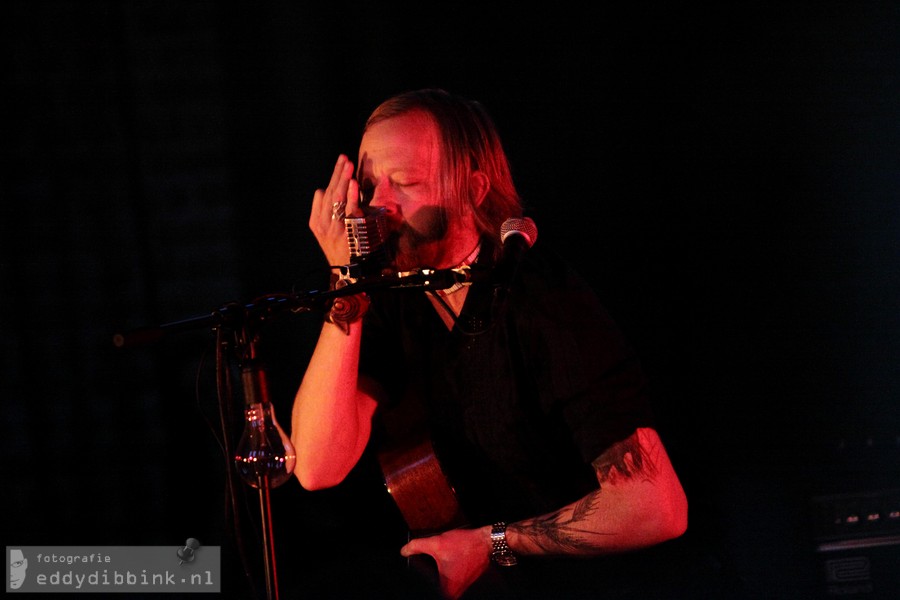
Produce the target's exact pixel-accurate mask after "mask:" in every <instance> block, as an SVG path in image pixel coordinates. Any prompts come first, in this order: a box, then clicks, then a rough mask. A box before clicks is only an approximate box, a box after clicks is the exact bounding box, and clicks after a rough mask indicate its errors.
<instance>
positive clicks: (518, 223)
mask: <svg viewBox="0 0 900 600" xmlns="http://www.w3.org/2000/svg"><path fill="white" fill-rule="evenodd" d="M537 234H538V232H537V225H535V224H534V221H532V220H531V219H529V218H528V217H511V218H509V219H507V220H505V221H503V225H501V226H500V243H501V244H502V243H505V242H506V238H508V237H509V236H511V235H521V236H522V237H523V238H525V241H526V242H527V244H528V247H529V248H531V247H532V246H533V245H534V243H535V242H536V241H537Z"/></svg>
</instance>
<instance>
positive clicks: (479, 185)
mask: <svg viewBox="0 0 900 600" xmlns="http://www.w3.org/2000/svg"><path fill="white" fill-rule="evenodd" d="M469 188H470V190H471V192H472V203H473V204H474V205H475V206H481V203H482V202H483V201H484V199H485V198H486V197H487V194H488V192H489V191H490V189H491V180H490V179H488V176H487V175H485V174H484V173H483V172H482V171H474V172H473V173H472V175H471V176H470V177H469Z"/></svg>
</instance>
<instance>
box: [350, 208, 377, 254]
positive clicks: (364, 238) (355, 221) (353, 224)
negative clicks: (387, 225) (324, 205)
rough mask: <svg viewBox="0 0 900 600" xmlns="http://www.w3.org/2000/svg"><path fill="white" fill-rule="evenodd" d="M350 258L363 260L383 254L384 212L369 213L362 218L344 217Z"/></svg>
mask: <svg viewBox="0 0 900 600" xmlns="http://www.w3.org/2000/svg"><path fill="white" fill-rule="evenodd" d="M344 226H345V227H346V230H347V243H348V244H349V245H350V258H351V259H353V258H365V257H368V256H371V255H373V254H378V253H380V252H383V244H384V212H383V211H371V212H369V213H367V214H366V215H365V216H362V217H346V218H345V219H344Z"/></svg>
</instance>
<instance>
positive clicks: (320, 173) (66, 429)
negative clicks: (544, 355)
mask: <svg viewBox="0 0 900 600" xmlns="http://www.w3.org/2000/svg"><path fill="white" fill-rule="evenodd" d="M305 4H306V3H299V2H298V3H286V2H284V3H281V2H260V3H215V2H198V1H190V2H153V1H139V2H138V1H136V2H114V1H105V2H104V1H99V0H83V1H79V2H74V1H72V2H67V1H58V2H48V1H33V2H20V1H15V2H6V3H4V4H3V7H2V9H0V10H2V18H0V21H2V23H3V25H2V27H3V30H2V40H3V55H2V58H3V71H2V84H3V97H4V100H5V101H6V103H7V104H6V105H7V109H6V110H5V111H4V112H3V120H4V127H3V133H2V135H0V138H2V151H3V178H2V205H0V222H2V226H3V230H2V237H0V277H2V279H0V333H2V336H0V352H2V355H0V364H2V367H0V369H2V380H0V385H2V388H0V397H2V403H3V417H2V425H3V428H2V430H0V449H2V455H3V457H4V461H3V465H4V468H3V471H4V473H3V484H2V498H3V523H4V524H3V527H2V534H3V537H4V539H5V540H6V541H5V544H13V545H42V544H46V545H172V546H173V548H175V547H178V545H179V544H182V543H183V542H184V540H185V539H186V538H188V537H195V538H198V539H199V540H201V542H202V543H204V544H207V545H222V546H223V549H224V552H225V554H226V570H227V571H228V576H229V577H230V578H232V579H233V581H230V583H229V589H230V590H232V591H233V592H234V594H233V595H234V597H247V596H248V595H249V591H247V590H244V589H243V585H244V583H243V578H242V576H241V575H240V571H241V568H240V567H239V566H237V564H238V562H239V561H238V560H237V558H236V556H237V550H238V549H240V548H244V549H245V550H246V551H247V552H248V554H250V555H252V556H251V562H252V561H253V558H256V557H257V555H258V551H257V548H258V545H257V544H258V540H257V538H256V537H255V536H254V534H253V520H254V517H255V516H257V512H256V507H255V504H254V502H255V496H254V495H253V493H250V492H247V491H245V490H244V488H241V489H239V490H238V496H239V497H242V500H241V502H240V503H239V504H241V505H242V506H243V508H242V509H239V513H238V514H239V515H241V519H242V521H241V522H242V525H241V528H242V529H245V530H248V531H249V533H247V534H246V537H244V538H242V539H240V540H235V539H234V538H233V536H232V535H231V534H230V533H229V532H230V531H232V527H231V513H230V512H229V511H227V510H226V508H225V498H226V494H225V481H226V479H225V468H226V467H227V466H228V465H229V464H230V461H229V460H227V459H226V457H224V456H223V453H222V451H221V450H220V448H219V445H218V442H217V439H218V437H219V436H220V432H219V430H218V408H217V400H216V390H215V386H214V379H213V377H212V371H213V367H214V364H213V363H214V353H213V351H212V350H213V349H212V342H213V335H212V332H210V331H208V330H203V329H201V330H191V331H187V332H185V333H181V334H177V335H173V336H169V337H167V338H165V339H163V340H162V341H160V342H158V343H156V344H151V345H149V346H141V347H137V348H131V349H127V350H118V349H116V348H114V347H113V345H112V342H111V340H112V336H113V334H114V333H116V332H120V331H126V330H130V329H131V328H134V327H139V326H143V325H156V324H162V323H170V322H173V321H177V320H181V319H185V318H192V317H195V316H198V315H206V314H209V313H210V312H211V311H212V310H214V309H216V308H218V307H220V306H222V305H224V304H225V303H227V302H231V301H239V302H247V301H250V300H252V299H254V298H257V297H258V296H260V295H262V294H268V293H274V292H286V291H290V290H291V289H301V290H302V289H310V288H309V287H308V286H310V285H312V282H314V281H315V282H317V281H318V279H317V277H316V276H315V275H313V276H311V275H310V273H311V272H313V271H314V270H315V269H317V268H319V267H321V266H322V261H323V259H322V258H321V256H320V254H319V251H318V250H317V247H316V246H315V243H314V240H313V238H312V236H311V234H310V233H309V231H308V229H307V226H306V223H307V217H308V209H309V205H310V201H311V199H312V194H313V191H314V190H315V189H316V188H317V187H322V186H324V185H325V184H326V182H327V179H328V176H329V174H330V172H331V168H332V165H333V163H334V160H335V158H336V156H337V154H338V153H339V152H346V153H350V154H351V155H354V154H355V150H356V144H357V142H358V133H359V130H360V128H361V126H362V123H363V120H364V119H365V117H366V115H367V114H368V113H369V111H370V110H371V109H372V108H374V106H375V105H376V104H377V103H378V102H380V101H381V100H382V99H384V98H386V97H387V96H389V95H391V94H393V93H396V92H399V91H402V90H405V89H409V88H416V87H422V86H439V87H444V88H446V89H449V90H452V91H455V92H458V93H461V94H463V95H467V96H469V97H472V98H475V99H478V100H481V101H482V102H483V103H484V104H485V105H486V106H487V108H488V109H489V111H490V112H491V113H492V114H493V116H494V117H495V120H496V121H497V124H498V126H499V128H500V130H501V133H502V134H503V136H504V139H505V141H506V147H507V150H508V152H509V155H510V158H511V161H512V166H513V170H514V176H515V177H516V180H517V182H518V185H519V188H520V191H521V193H522V195H523V197H524V199H525V201H526V203H527V204H528V206H529V207H530V209H531V214H532V216H533V217H534V219H535V221H536V223H537V225H538V228H539V230H540V239H541V241H542V242H543V243H546V244H548V245H549V244H552V245H553V246H554V247H555V248H556V249H558V250H559V251H561V252H563V253H564V254H566V255H567V256H569V257H570V258H571V259H572V260H573V262H574V263H575V264H576V266H577V267H578V268H579V269H580V270H581V271H582V272H583V273H584V274H585V275H587V276H588V278H589V279H590V280H591V282H592V283H593V284H594V285H595V287H596V288H597V290H598V292H599V293H600V294H601V296H602V297H603V299H604V301H605V303H606V304H607V306H608V307H609V308H610V310H611V311H612V312H613V315H614V316H615V317H616V318H617V320H618V321H619V323H620V324H621V325H622V326H623V328H624V329H625V330H626V332H627V334H628V335H629V337H630V338H631V340H632V341H633V342H634V344H635V345H636V346H637V348H638V351H639V352H640V354H641V356H642V357H643V359H644V362H645V365H646V368H647V371H648V373H649V374H650V376H651V378H652V380H653V383H654V389H655V396H654V397H655V401H656V403H657V409H658V414H659V418H660V430H661V433H662V435H663V437H664V440H665V441H666V444H667V446H668V447H669V450H670V453H671V454H672V457H673V460H674V461H675V464H676V468H677V469H678V471H679V473H680V475H681V477H682V480H683V483H684V485H685V487H686V489H687V491H688V495H689V499H690V501H691V528H690V532H689V534H688V535H687V536H686V537H685V539H683V540H681V541H680V542H679V543H680V544H682V545H683V548H682V549H683V552H681V551H680V552H679V553H680V554H681V555H682V556H687V557H690V559H691V561H690V562H691V564H690V566H689V567H687V568H686V569H687V570H686V571H685V573H686V574H687V575H688V576H690V578H691V579H692V580H693V585H694V586H696V589H697V590H698V591H697V594H696V596H695V597H709V598H716V597H725V596H726V595H727V594H726V593H725V591H724V590H725V589H728V590H730V591H734V592H735V593H736V590H741V592H742V593H745V594H746V595H747V596H749V597H760V598H798V597H816V596H817V595H819V594H823V595H826V596H828V595H829V590H831V594H836V593H837V592H841V591H843V592H844V593H843V594H842V595H843V596H845V597H846V596H851V597H855V596H858V597H872V596H873V595H879V594H887V593H890V592H889V591H886V590H891V589H893V590H896V589H897V587H896V586H898V584H897V583H896V580H895V579H890V577H891V575H890V573H891V572H892V569H893V568H894V567H891V566H888V567H885V566H884V565H885V564H888V565H891V564H893V565H894V566H896V564H897V560H898V559H897V554H898V551H897V550H896V548H897V546H887V547H882V548H880V549H878V550H877V551H878V552H879V553H880V554H878V555H875V554H874V553H875V550H872V549H869V550H859V552H861V553H863V554H864V555H865V556H866V558H868V559H870V560H871V563H872V571H871V573H870V575H869V578H868V579H866V580H864V581H863V582H862V583H863V584H865V585H863V587H858V586H857V587H847V588H840V587H834V585H833V584H834V583H835V582H830V583H829V582H828V581H827V580H826V574H825V573H826V571H825V561H826V560H827V559H829V558H831V557H832V556H834V557H839V556H840V555H839V553H837V554H833V555H829V556H825V555H823V554H822V553H817V552H816V544H817V543H818V542H819V541H821V540H820V539H819V538H818V533H820V529H821V523H822V521H821V519H822V517H821V515H820V514H819V512H820V511H819V510H818V509H817V508H816V507H817V506H818V505H819V502H818V500H817V499H819V498H821V497H822V496H827V495H832V494H851V495H856V494H862V493H873V494H875V495H876V496H877V497H879V498H881V497H883V496H885V495H889V494H890V493H891V490H894V489H896V488H897V487H898V486H900V481H898V479H900V460H898V455H900V403H898V392H900V380H898V368H897V365H898V358H900V336H898V333H900V310H898V308H900V303H898V300H900V243H898V238H900V194H898V192H900V138H898V135H900V95H898V94H900V81H898V77H900V75H898V73H900V8H898V7H897V6H896V5H893V6H892V5H890V4H888V3H884V4H881V3H868V2H861V3H851V2H846V3H834V2H831V3H808V4H807V5H806V6H800V5H794V4H785V3H740V4H729V5H728V6H727V7H726V6H719V5H708V4H707V3H704V4H705V5H704V6H702V7H701V6H691V5H683V4H679V3H658V4H648V3H630V4H629V6H630V7H629V8H621V7H616V8H608V7H605V6H603V5H604V4H605V3H600V7H599V8H598V7H594V8H587V7H586V6H583V7H580V8H578V7H577V5H575V4H573V5H571V6H570V5H568V4H567V3H560V2H552V3H547V4H546V5H542V6H537V7H533V8H528V9H526V8H523V7H522V6H521V5H519V4H514V3H509V4H508V5H507V6H504V7H497V6H477V5H472V6H469V5H466V4H458V3H445V4H438V5H436V4H430V3H421V4H416V5H415V7H414V8H410V7H407V8H405V9H403V10H401V9H400V8H398V7H393V8H389V9H386V8H384V7H383V6H379V3H371V4H364V5H362V6H344V5H340V4H336V3H319V5H317V6H315V7H312V8H311V7H309V6H305ZM560 309H561V310H565V307H560ZM318 319H319V317H318V315H315V316H314V315H307V314H300V315H288V316H286V317H284V318H283V319H279V320H276V321H275V322H273V323H271V324H270V325H268V326H267V328H266V330H265V332H264V334H263V337H262V339H263V340H264V345H263V348H264V350H265V352H266V356H267V358H268V362H269V375H270V379H271V380H272V385H273V392H274V403H275V406H276V412H277V415H278V416H279V419H280V421H281V422H282V424H284V425H287V424H288V423H289V417H290V406H291V401H292V398H293V393H294V391H295V389H296V386H297V385H298V383H299V381H300V378H301V377H302V373H303V369H304V366H305V364H306V361H307V360H308V353H309V350H310V348H311V345H312V343H313V341H314V336H315V333H316V331H317V330H318ZM371 483H372V482H371V481H366V480H365V476H358V477H357V476H354V477H353V478H351V480H350V481H349V482H348V483H347V484H346V485H344V486H342V487H341V488H338V489H336V490H331V491H327V492H320V493H316V494H310V493H308V492H305V491H303V490H301V489H300V488H299V485H297V484H296V482H295V481H293V480H292V481H291V482H290V483H288V484H286V485H285V486H283V487H281V488H278V489H277V490H275V492H274V493H273V501H274V508H273V510H274V520H275V527H276V530H275V539H276V542H277V544H278V546H279V552H280V556H282V557H283V558H282V560H281V561H280V562H279V569H280V575H282V576H283V577H284V579H285V582H286V583H285V586H287V587H289V588H290V589H291V590H292V591H293V590H298V591H299V594H298V595H297V596H296V597H306V598H319V597H326V596H327V595H328V594H327V592H326V590H327V589H328V583H327V581H328V579H329V578H330V577H335V578H337V579H339V580H340V581H341V582H342V583H343V584H345V585H346V584H347V583H348V581H353V579H354V578H355V577H356V575H355V573H356V570H357V569H362V570H363V571H365V570H366V569H369V570H377V568H378V565H377V563H373V564H374V566H371V565H369V566H366V565H360V563H364V562H365V560H366V559H365V556H367V552H368V547H367V546H366V544H367V542H365V541H364V540H365V539H366V538H367V537H370V538H371V537H377V536H378V534H379V532H380V527H381V525H380V524H379V523H380V522H381V521H376V520H373V518H372V514H374V512H377V511H375V509H377V508H379V506H380V505H379V502H381V501H383V497H382V495H379V494H377V493H375V492H373V491H371V490H374V489H377V487H378V486H377V482H376V484H375V485H371V486H370V485H366V484H371ZM893 498H894V500H891V501H896V498H897V495H896V494H895V495H894V496H893ZM841 510H844V509H841ZM859 510H863V512H865V510H867V509H865V508H863V509H860V508H859V507H854V508H847V509H846V511H845V512H847V514H849V513H850V512H853V511H857V512H859ZM848 511H849V512H848ZM826 512H827V511H826ZM838 512H840V511H838ZM841 514H844V513H841ZM835 515H837V513H835ZM835 515H831V516H827V517H826V518H825V520H826V522H827V521H828V520H829V519H830V518H832V517H833V516H835ZM882 515H883V516H884V517H887V514H886V513H882ZM837 516H840V515H837ZM384 518H385V519H388V520H389V519H390V517H384ZM885 520H886V519H885ZM885 520H883V522H884V521H885ZM870 532H871V531H870ZM868 535H869V533H867V532H866V531H864V530H860V531H858V532H856V533H855V534H853V533H852V532H850V533H848V534H847V535H845V537H850V538H854V539H867V536H868ZM394 548H396V546H391V552H393V549H394ZM173 552H174V550H173ZM342 552H343V553H344V554H342ZM373 555H374V553H373ZM342 558H346V559H348V560H346V564H343V565H341V564H340V563H341V559H342ZM331 559H335V560H333V561H332V562H336V563H337V566H334V565H331V567H327V568H326V565H329V564H330V563H329V560H331ZM351 559H352V560H351ZM372 560H373V561H374V560H375V559H372ZM232 561H233V562H232ZM885 561H887V563H885ZM891 561H893V563H892V562H891ZM332 567H333V568H334V569H335V570H334V571H329V570H328V568H332ZM254 569H255V570H254ZM251 571H252V573H253V577H255V578H256V581H257V583H258V582H259V581H260V578H261V574H260V573H259V571H258V565H256V566H254V567H251ZM359 581H360V582H361V583H360V586H361V590H362V589H366V588H365V585H367V584H366V583H363V582H366V581H367V580H366V579H365V578H364V577H363V578H360V579H359ZM856 583H859V582H856ZM829 585H832V587H831V588H829V587H828V586H829ZM866 586H868V587H866ZM367 591H369V592H370V591H371V589H368V590H367ZM366 593H367V592H363V591H361V592H360V595H361V597H365V596H366ZM879 597H882V596H879ZM883 597H887V596H886V595H885V596H883Z"/></svg>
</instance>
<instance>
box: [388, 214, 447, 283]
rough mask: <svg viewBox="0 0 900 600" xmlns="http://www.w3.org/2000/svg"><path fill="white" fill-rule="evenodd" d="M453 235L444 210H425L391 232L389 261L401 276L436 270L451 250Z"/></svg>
mask: <svg viewBox="0 0 900 600" xmlns="http://www.w3.org/2000/svg"><path fill="white" fill-rule="evenodd" d="M449 231H450V226H449V220H448V219H447V213H446V211H445V210H444V209H443V208H439V207H436V206H429V207H426V208H422V209H420V210H418V211H416V213H415V214H414V215H412V216H411V217H410V220H406V219H404V220H402V221H400V222H399V223H397V224H396V226H395V227H393V228H391V230H390V233H389V234H388V237H387V239H386V240H385V247H386V249H387V254H388V260H389V261H390V262H391V264H392V265H393V266H394V268H396V269H397V270H398V271H401V272H402V271H411V270H413V269H418V268H425V267H428V268H436V267H437V265H438V264H439V263H440V262H441V258H442V257H443V256H444V254H445V253H446V252H447V250H448V249H447V248H446V240H447V239H448V235H447V234H448V233H449Z"/></svg>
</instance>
